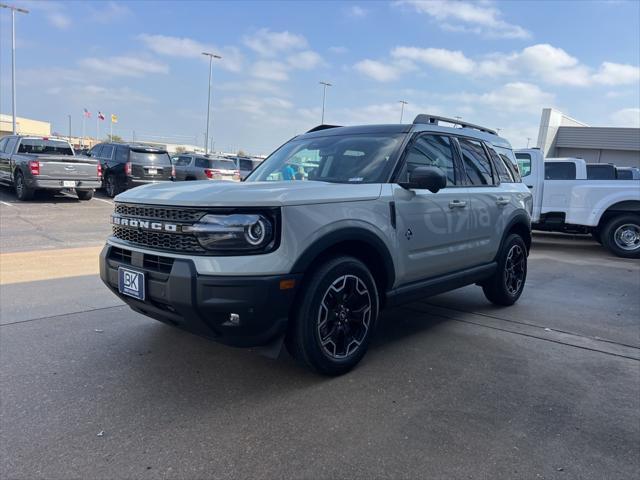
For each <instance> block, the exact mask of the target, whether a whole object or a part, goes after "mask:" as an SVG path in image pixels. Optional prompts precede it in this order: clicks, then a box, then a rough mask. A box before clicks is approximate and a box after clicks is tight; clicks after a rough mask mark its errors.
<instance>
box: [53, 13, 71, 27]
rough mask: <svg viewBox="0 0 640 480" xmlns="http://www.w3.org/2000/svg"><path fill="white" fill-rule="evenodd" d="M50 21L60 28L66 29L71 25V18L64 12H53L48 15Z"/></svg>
mask: <svg viewBox="0 0 640 480" xmlns="http://www.w3.org/2000/svg"><path fill="white" fill-rule="evenodd" d="M48 18H49V23H50V24H51V25H53V26H54V27H56V28H59V29H60V30H66V29H67V28H69V27H70V26H71V19H70V18H69V17H68V16H66V15H65V14H63V13H60V12H53V13H50V14H49V15H48Z"/></svg>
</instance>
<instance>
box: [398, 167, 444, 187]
mask: <svg viewBox="0 0 640 480" xmlns="http://www.w3.org/2000/svg"><path fill="white" fill-rule="evenodd" d="M400 186H401V187H403V188H407V189H425V190H429V191H430V192H431V193H438V191H440V190H441V189H443V188H444V187H446V186H447V176H446V175H445V174H444V172H443V171H442V170H440V169H439V168H438V167H417V168H415V169H414V170H413V171H412V172H411V173H410V174H409V181H408V182H406V183H401V184H400Z"/></svg>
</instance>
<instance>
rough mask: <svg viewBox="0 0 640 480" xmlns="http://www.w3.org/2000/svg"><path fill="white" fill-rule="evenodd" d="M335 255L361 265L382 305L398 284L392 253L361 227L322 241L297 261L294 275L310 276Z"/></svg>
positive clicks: (327, 237) (293, 268) (334, 234)
mask: <svg viewBox="0 0 640 480" xmlns="http://www.w3.org/2000/svg"><path fill="white" fill-rule="evenodd" d="M335 255H349V256H352V257H355V258H357V259H358V260H360V261H362V263H364V264H365V265H366V266H367V268H368V269H369V270H370V271H371V274H372V275H373V278H374V279H375V281H376V286H377V287H378V291H379V295H380V299H381V301H382V299H383V298H384V293H385V292H386V291H388V290H390V289H391V287H392V286H393V284H394V282H395V267H394V263H393V257H392V256H391V253H390V252H389V249H388V248H387V246H386V245H385V243H384V241H382V240H381V239H380V238H379V237H378V236H377V235H376V234H375V233H373V232H371V231H369V230H367V229H366V228H361V227H346V228H342V229H340V230H335V231H333V232H329V233H327V234H326V235H324V236H322V237H320V238H319V239H317V240H316V241H315V242H313V243H312V244H311V245H310V246H309V247H307V249H306V250H305V251H304V252H303V254H302V255H301V256H300V257H299V258H298V260H297V261H296V263H295V264H294V265H293V267H292V268H291V273H302V274H306V273H307V272H311V271H313V269H314V268H315V267H316V266H317V265H319V264H320V263H322V262H323V261H325V260H326V259H328V258H330V257H333V256H335ZM303 281H304V280H303Z"/></svg>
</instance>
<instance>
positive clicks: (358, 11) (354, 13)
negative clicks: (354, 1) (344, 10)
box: [348, 5, 369, 18]
mask: <svg viewBox="0 0 640 480" xmlns="http://www.w3.org/2000/svg"><path fill="white" fill-rule="evenodd" d="M368 13H369V11H368V10H366V9H364V8H362V7H359V6H358V5H352V6H351V7H350V8H349V9H348V14H349V16H351V17H357V18H362V17H366V16H367V14H368Z"/></svg>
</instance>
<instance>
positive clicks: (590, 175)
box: [587, 165, 616, 180]
mask: <svg viewBox="0 0 640 480" xmlns="http://www.w3.org/2000/svg"><path fill="white" fill-rule="evenodd" d="M587 179H589V180H615V179H616V167H614V166H613V165H587Z"/></svg>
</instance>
